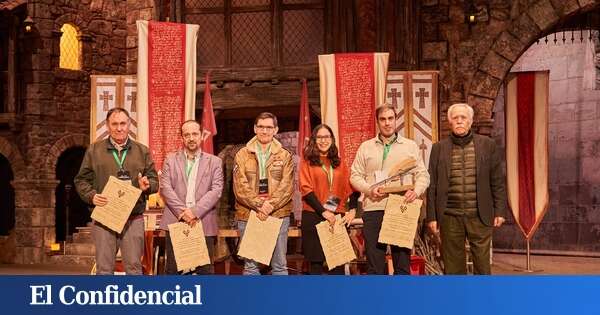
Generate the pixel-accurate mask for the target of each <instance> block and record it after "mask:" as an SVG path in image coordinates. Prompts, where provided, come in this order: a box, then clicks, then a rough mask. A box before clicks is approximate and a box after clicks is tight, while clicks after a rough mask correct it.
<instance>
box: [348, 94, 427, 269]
mask: <svg viewBox="0 0 600 315" xmlns="http://www.w3.org/2000/svg"><path fill="white" fill-rule="evenodd" d="M375 116H376V118H377V127H378V129H379V133H378V134H377V136H376V137H375V138H372V139H369V140H367V141H365V142H363V143H362V144H361V145H360V147H359V148H358V151H357V153H356V158H355V159H354V162H353V163H352V168H351V175H350V183H351V184H352V186H353V187H354V189H356V190H358V191H360V192H361V193H362V194H363V208H364V214H363V216H362V218H363V221H364V225H363V234H364V237H365V250H366V255H367V267H368V268H367V273H369V274H386V272H385V271H386V269H385V253H386V249H387V245H386V244H381V243H378V241H377V240H378V238H379V231H380V230H381V222H382V220H383V213H384V209H385V206H386V203H387V199H388V194H386V193H384V192H383V191H382V190H381V188H382V187H381V186H379V187H376V188H372V185H373V184H375V183H377V182H380V181H382V180H384V179H386V178H387V177H388V176H389V175H391V174H389V171H390V169H391V168H392V167H393V166H395V165H396V164H397V163H398V162H400V161H402V160H404V159H406V158H413V159H415V160H416V161H417V166H416V167H415V168H413V169H412V170H411V171H410V173H409V174H408V176H405V178H406V180H407V181H408V180H410V181H413V182H412V183H405V184H414V189H412V190H408V191H406V193H405V194H404V196H405V197H406V200H407V201H408V202H412V201H413V200H415V199H416V198H417V197H418V196H420V195H422V194H423V193H424V192H425V189H427V186H428V185H429V174H428V173H427V169H426V168H425V165H424V164H423V159H422V157H421V153H420V152H419V148H418V146H417V144H416V143H415V142H414V141H412V140H409V139H406V138H404V137H402V136H400V135H398V134H397V132H396V109H395V107H393V106H391V105H388V104H384V105H382V106H380V107H378V108H377V109H376V111H375ZM413 178H414V180H413ZM403 179H404V178H403ZM391 250H392V261H393V264H394V274H410V254H411V250H410V249H408V248H401V247H398V246H391Z"/></svg>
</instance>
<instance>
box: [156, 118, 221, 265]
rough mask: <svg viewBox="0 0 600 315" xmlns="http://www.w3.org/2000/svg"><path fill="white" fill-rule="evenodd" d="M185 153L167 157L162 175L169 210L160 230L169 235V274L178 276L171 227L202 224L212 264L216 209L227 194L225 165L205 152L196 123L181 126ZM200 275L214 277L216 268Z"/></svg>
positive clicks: (215, 231) (215, 235)
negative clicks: (170, 232) (224, 194)
mask: <svg viewBox="0 0 600 315" xmlns="http://www.w3.org/2000/svg"><path fill="white" fill-rule="evenodd" d="M181 137H182V139H183V144H184V149H183V150H181V151H178V152H175V153H171V154H169V156H167V158H166V160H165V162H164V165H163V169H162V174H161V175H160V194H161V195H162V198H163V199H164V201H165V209H164V212H163V216H162V219H161V221H160V228H161V229H163V230H166V231H167V237H166V255H167V266H166V273H167V274H177V265H176V263H175V256H174V254H173V246H172V243H171V238H170V237H169V232H168V225H169V224H171V223H174V222H178V221H182V222H186V223H188V224H190V225H193V224H196V223H197V222H199V221H201V222H202V227H203V229H204V235H205V239H206V245H207V247H208V253H209V255H210V257H211V261H212V259H213V257H214V251H215V241H216V237H217V233H218V225H217V209H216V205H217V202H218V201H219V198H220V197H221V193H222V192H223V162H222V161H221V159H220V158H218V157H216V156H214V155H212V154H209V153H206V152H202V149H201V148H200V146H201V143H202V128H201V126H200V123H198V122H197V121H195V120H188V121H186V122H184V123H183V124H182V125H181ZM193 272H194V273H196V274H213V273H214V268H213V265H212V264H210V265H206V266H200V267H198V268H196V270H194V271H193Z"/></svg>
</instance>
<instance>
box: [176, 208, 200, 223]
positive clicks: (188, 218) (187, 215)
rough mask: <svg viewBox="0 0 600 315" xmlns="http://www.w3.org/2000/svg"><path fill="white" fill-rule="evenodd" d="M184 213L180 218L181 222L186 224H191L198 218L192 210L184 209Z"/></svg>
mask: <svg viewBox="0 0 600 315" xmlns="http://www.w3.org/2000/svg"><path fill="white" fill-rule="evenodd" d="M182 210H183V212H181V215H180V216H179V220H182V219H183V221H184V222H186V223H190V222H192V221H193V220H195V219H196V216H195V215H194V213H193V212H192V209H190V208H183V209H182Z"/></svg>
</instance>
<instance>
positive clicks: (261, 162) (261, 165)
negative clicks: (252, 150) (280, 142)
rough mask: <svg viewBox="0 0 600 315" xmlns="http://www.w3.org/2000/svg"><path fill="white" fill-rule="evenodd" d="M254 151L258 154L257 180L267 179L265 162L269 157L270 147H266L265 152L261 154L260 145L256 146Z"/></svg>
mask: <svg viewBox="0 0 600 315" xmlns="http://www.w3.org/2000/svg"><path fill="white" fill-rule="evenodd" d="M256 151H257V153H258V170H259V177H258V178H259V179H263V178H267V160H269V157H270V156H271V145H270V144H269V146H268V147H267V151H266V152H262V149H261V145H260V143H257V144H256Z"/></svg>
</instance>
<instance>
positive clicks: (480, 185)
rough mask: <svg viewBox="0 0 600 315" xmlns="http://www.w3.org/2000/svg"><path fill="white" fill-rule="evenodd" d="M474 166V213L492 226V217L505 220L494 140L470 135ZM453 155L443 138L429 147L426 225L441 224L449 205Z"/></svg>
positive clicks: (503, 190) (501, 174) (502, 184)
mask: <svg viewBox="0 0 600 315" xmlns="http://www.w3.org/2000/svg"><path fill="white" fill-rule="evenodd" d="M473 144H474V145H475V158H476V159H477V161H476V167H477V210H478V213H479V217H480V218H481V221H482V222H483V223H484V224H485V225H487V226H493V225H494V217H506V188H505V177H504V172H503V171H502V164H501V158H500V152H498V150H497V148H496V143H495V142H494V140H492V139H490V138H488V137H486V136H481V135H478V134H474V135H473ZM451 155H452V140H451V139H450V138H446V139H443V140H442V141H440V142H438V143H435V144H434V145H433V147H432V148H431V156H430V158H429V176H430V178H431V184H430V185H429V188H428V190H427V219H426V221H427V222H430V221H438V224H441V223H442V222H441V221H442V219H443V217H444V216H443V214H444V211H445V210H446V204H447V202H448V184H449V181H450V167H451V165H450V164H451V161H450V158H451Z"/></svg>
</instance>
